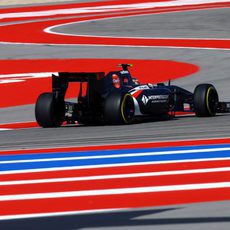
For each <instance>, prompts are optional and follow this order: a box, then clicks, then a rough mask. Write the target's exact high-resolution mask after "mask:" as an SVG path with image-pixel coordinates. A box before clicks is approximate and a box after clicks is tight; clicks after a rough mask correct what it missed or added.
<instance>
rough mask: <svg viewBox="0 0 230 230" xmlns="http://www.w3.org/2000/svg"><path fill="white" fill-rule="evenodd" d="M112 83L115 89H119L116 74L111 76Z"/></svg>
mask: <svg viewBox="0 0 230 230" xmlns="http://www.w3.org/2000/svg"><path fill="white" fill-rule="evenodd" d="M112 81H113V86H114V87H115V88H117V89H119V88H120V87H121V81H120V78H119V77H118V76H117V75H116V74H113V75H112Z"/></svg>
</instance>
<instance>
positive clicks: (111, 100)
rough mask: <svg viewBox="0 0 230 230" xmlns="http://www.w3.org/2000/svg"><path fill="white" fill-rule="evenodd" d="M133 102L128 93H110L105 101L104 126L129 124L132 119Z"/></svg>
mask: <svg viewBox="0 0 230 230" xmlns="http://www.w3.org/2000/svg"><path fill="white" fill-rule="evenodd" d="M134 112H135V108H134V102H133V98H132V96H131V95H130V94H129V93H126V94H125V93H122V92H120V91H115V92H112V93H111V94H110V95H109V96H108V97H107V98H106V100H105V104H104V119H105V123H106V124H110V125H119V124H129V123H131V122H132V121H133V117H134Z"/></svg>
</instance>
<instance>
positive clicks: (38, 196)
mask: <svg viewBox="0 0 230 230" xmlns="http://www.w3.org/2000/svg"><path fill="white" fill-rule="evenodd" d="M217 188H230V182H217V183H202V184H183V185H170V186H153V187H134V188H119V189H102V190H83V191H71V192H51V193H32V194H20V195H2V196H0V201H13V200H17V201H18V200H34V199H51V198H68V197H83V196H104V195H121V194H123V195H124V194H136V193H154V192H172V191H186V190H200V189H217Z"/></svg>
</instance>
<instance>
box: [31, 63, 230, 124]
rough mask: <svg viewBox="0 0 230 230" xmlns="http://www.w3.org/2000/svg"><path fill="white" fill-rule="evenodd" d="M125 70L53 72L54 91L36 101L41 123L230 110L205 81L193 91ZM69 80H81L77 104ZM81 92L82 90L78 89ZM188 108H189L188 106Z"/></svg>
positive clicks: (97, 121) (110, 121) (207, 114)
mask: <svg viewBox="0 0 230 230" xmlns="http://www.w3.org/2000/svg"><path fill="white" fill-rule="evenodd" d="M119 66H121V67H122V69H121V70H120V71H113V72H109V73H108V74H107V75H105V73H103V72H96V73H90V72H87V73H72V72H70V73H69V72H65V73H64V72H61V73H59V74H58V76H56V75H52V92H51V93H42V94H41V95H40V96H39V97H38V99H37V102H36V106H35V116H36V120H37V122H38V124H39V125H40V126H42V127H58V126H60V125H62V123H63V122H64V121H66V122H67V123H69V124H74V123H75V122H76V121H77V122H78V123H79V124H110V125H117V124H129V123H132V122H133V121H134V120H135V119H138V118H139V119H140V118H141V119H143V118H151V117H163V116H174V114H175V113H176V112H178V111H180V112H186V111H187V112H194V113H195V114H196V116H198V117H210V116H215V115H216V113H225V112H230V102H219V99H218V94H217V91H216V89H215V87H214V86H213V85H211V84H200V85H198V86H197V87H196V88H195V91H194V93H191V92H189V91H187V90H185V89H183V88H180V87H178V86H175V85H171V84H170V82H169V84H167V85H165V84H164V83H158V84H157V85H152V84H140V83H139V82H138V80H137V79H136V78H133V77H132V76H131V74H130V72H129V70H128V67H129V66H130V65H129V64H120V65H119ZM70 82H78V83H79V84H80V85H79V90H78V91H79V92H78V95H76V96H77V98H76V99H75V101H74V102H67V101H65V94H66V91H67V89H68V85H69V83H70ZM76 94H77V89H76ZM186 106H188V108H187V107H186Z"/></svg>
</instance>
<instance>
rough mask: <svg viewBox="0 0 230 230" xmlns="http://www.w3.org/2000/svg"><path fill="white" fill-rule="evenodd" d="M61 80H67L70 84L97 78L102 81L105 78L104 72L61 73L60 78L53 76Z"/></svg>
mask: <svg viewBox="0 0 230 230" xmlns="http://www.w3.org/2000/svg"><path fill="white" fill-rule="evenodd" d="M52 77H54V78H55V77H56V78H58V79H59V80H65V81H68V82H87V81H88V79H89V78H96V79H97V80H100V79H102V78H104V77H105V73H104V72H76V73H74V72H59V73H58V76H55V75H52Z"/></svg>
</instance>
